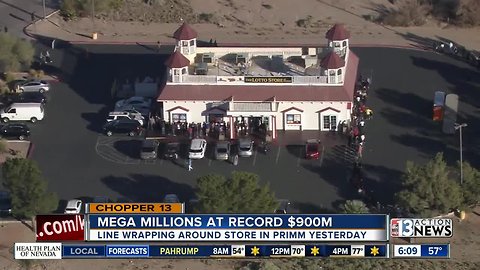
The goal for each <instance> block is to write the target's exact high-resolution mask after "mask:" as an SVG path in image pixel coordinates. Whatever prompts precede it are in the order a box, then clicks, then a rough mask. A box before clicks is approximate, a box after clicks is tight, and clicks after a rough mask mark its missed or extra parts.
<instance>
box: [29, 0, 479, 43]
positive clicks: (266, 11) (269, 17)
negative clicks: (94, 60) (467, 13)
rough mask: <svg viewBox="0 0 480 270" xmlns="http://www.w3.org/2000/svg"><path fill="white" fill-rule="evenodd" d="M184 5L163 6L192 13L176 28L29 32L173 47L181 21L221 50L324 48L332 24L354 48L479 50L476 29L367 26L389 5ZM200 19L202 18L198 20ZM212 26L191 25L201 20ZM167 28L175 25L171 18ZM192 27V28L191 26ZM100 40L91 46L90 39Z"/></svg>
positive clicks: (117, 26) (270, 0)
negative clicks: (451, 45) (453, 46)
mask: <svg viewBox="0 0 480 270" xmlns="http://www.w3.org/2000/svg"><path fill="white" fill-rule="evenodd" d="M189 2H190V6H189V7H188V8H186V7H185V4H186V3H188V1H185V0H182V1H181V5H180V4H179V5H178V7H177V6H174V5H172V6H168V7H167V6H165V5H162V7H163V8H164V9H166V8H170V9H172V11H171V12H170V13H172V14H182V12H183V13H184V12H185V11H178V10H176V9H177V8H179V7H183V9H186V10H188V11H189V12H190V10H193V11H194V12H195V16H196V19H194V20H193V19H191V14H190V13H189V14H190V15H189V16H187V17H186V18H181V16H180V15H175V16H177V17H178V18H177V19H176V21H177V22H176V23H146V22H131V21H128V22H119V21H115V22H113V21H111V20H106V19H96V20H94V21H92V19H91V18H83V19H78V20H74V21H68V22H65V21H63V20H62V18H61V17H60V16H59V15H53V16H51V17H49V20H46V21H39V22H38V23H37V24H35V25H32V26H30V27H28V29H27V32H30V33H32V34H39V35H43V36H49V37H57V38H59V39H64V40H70V41H77V42H93V43H95V42H98V43H136V42H138V43H157V42H161V43H162V44H166V43H170V44H171V43H173V42H174V40H173V39H172V37H171V36H172V34H173V32H174V31H175V30H176V29H177V28H178V26H179V24H180V22H181V19H185V21H187V22H188V23H190V24H193V27H194V29H195V30H196V31H197V32H198V34H199V40H203V41H209V40H210V39H214V40H217V43H218V44H219V45H222V44H228V43H230V44H232V43H235V44H239V43H241V44H245V45H246V44H272V45H273V44H289V45H310V44H315V45H317V46H318V45H319V44H320V45H323V44H326V41H325V39H324V36H325V32H326V31H327V30H328V29H329V28H330V27H331V26H332V25H333V24H334V23H344V24H345V25H346V26H347V28H348V29H349V30H350V32H351V40H350V42H351V44H353V45H372V44H379V45H393V46H420V47H423V46H424V43H426V42H427V43H428V46H431V40H432V39H433V40H452V41H454V42H456V43H458V44H461V45H464V46H465V47H466V48H468V49H477V50H480V28H478V27H477V28H469V29H460V28H456V27H453V26H449V25H446V24H444V23H438V22H436V21H433V20H429V18H427V23H426V24H425V25H424V26H421V27H409V28H405V27H386V26H383V25H379V24H376V23H373V22H371V21H368V20H366V19H365V17H366V16H372V17H376V16H377V15H378V14H379V12H378V11H379V10H382V9H384V8H389V7H392V5H391V4H390V2H389V1H388V0H356V1H351V0H302V1H300V2H298V3H296V4H295V6H294V7H292V1H291V0H262V1H257V0H190V1H189ZM202 14H203V15H202ZM205 16H206V17H207V18H208V21H209V22H210V23H202V24H195V22H196V21H199V18H200V17H205ZM166 21H169V22H172V21H175V20H174V19H172V18H169V19H168V20H166ZM192 21H193V22H192ZM93 32H97V33H98V40H97V41H94V40H92V38H91V37H92V33H93Z"/></svg>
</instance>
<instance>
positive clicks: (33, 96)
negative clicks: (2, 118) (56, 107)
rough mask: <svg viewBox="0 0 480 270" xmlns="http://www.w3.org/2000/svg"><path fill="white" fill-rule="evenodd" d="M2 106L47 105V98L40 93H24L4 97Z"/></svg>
mask: <svg viewBox="0 0 480 270" xmlns="http://www.w3.org/2000/svg"><path fill="white" fill-rule="evenodd" d="M2 103H3V104H6V105H10V104H12V103H42V104H45V103H47V97H46V96H45V94H44V93H40V92H24V93H20V94H11V95H6V96H5V98H4V100H3V102H2Z"/></svg>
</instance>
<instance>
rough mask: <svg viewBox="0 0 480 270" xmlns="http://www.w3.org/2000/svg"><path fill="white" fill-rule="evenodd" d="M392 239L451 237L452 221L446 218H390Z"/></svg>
mask: <svg viewBox="0 0 480 270" xmlns="http://www.w3.org/2000/svg"><path fill="white" fill-rule="evenodd" d="M390 235H391V236H392V237H452V235H453V225H452V220H451V219H448V218H419V219H407V218H392V219H391V221H390Z"/></svg>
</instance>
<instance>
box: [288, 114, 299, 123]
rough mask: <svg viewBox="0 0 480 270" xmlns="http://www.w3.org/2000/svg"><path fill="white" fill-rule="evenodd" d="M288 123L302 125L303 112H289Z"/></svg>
mask: <svg viewBox="0 0 480 270" xmlns="http://www.w3.org/2000/svg"><path fill="white" fill-rule="evenodd" d="M286 118H287V125H300V124H302V115H301V114H287V115H286Z"/></svg>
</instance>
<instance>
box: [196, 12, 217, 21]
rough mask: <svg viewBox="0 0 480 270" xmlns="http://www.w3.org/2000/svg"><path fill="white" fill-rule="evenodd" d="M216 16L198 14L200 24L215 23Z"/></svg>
mask: <svg viewBox="0 0 480 270" xmlns="http://www.w3.org/2000/svg"><path fill="white" fill-rule="evenodd" d="M213 18H214V14H213V13H200V14H198V21H199V22H206V23H211V22H213Z"/></svg>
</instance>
